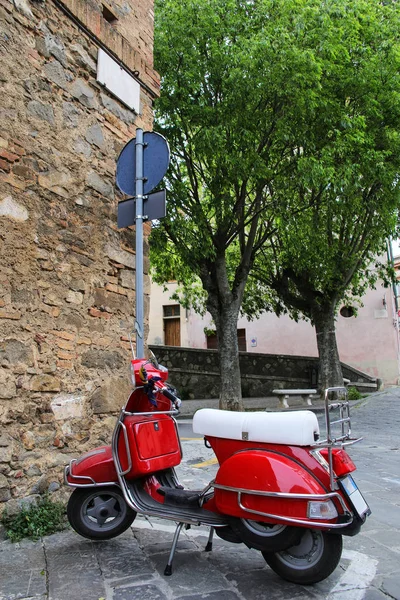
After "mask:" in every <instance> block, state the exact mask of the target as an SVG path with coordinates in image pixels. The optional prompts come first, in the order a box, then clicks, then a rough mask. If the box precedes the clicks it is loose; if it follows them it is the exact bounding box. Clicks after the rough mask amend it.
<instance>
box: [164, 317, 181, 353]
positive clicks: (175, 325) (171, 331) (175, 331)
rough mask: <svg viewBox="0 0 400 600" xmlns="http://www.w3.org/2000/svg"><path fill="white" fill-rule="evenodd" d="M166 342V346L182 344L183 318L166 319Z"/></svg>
mask: <svg viewBox="0 0 400 600" xmlns="http://www.w3.org/2000/svg"><path fill="white" fill-rule="evenodd" d="M164 344H165V345H166V346H180V345H181V320H180V318H179V317H178V318H177V319H171V318H169V319H164Z"/></svg>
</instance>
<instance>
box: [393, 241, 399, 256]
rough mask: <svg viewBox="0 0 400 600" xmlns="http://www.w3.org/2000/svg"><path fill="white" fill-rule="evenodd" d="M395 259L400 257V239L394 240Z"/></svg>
mask: <svg viewBox="0 0 400 600" xmlns="http://www.w3.org/2000/svg"><path fill="white" fill-rule="evenodd" d="M392 249H393V257H394V258H396V257H397V256H400V239H399V240H392Z"/></svg>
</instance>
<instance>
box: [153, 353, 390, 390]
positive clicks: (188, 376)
mask: <svg viewBox="0 0 400 600" xmlns="http://www.w3.org/2000/svg"><path fill="white" fill-rule="evenodd" d="M149 348H150V349H151V350H152V351H153V352H154V354H155V356H156V357H157V359H158V361H159V362H160V363H161V364H162V365H164V366H166V367H167V368H168V371H169V381H170V383H172V384H173V385H175V386H176V387H177V389H178V392H179V393H180V394H181V396H182V398H183V399H194V398H195V399H199V400H200V399H203V398H218V396H219V389H220V387H219V361H218V352H217V350H200V349H193V348H180V347H179V348H178V347H173V346H149ZM239 360H240V370H241V376H242V394H243V397H244V398H258V397H263V396H271V395H272V390H273V389H275V388H289V389H290V388H292V389H296V388H300V389H305V388H310V387H311V388H315V387H316V385H317V384H316V377H318V359H317V358H314V357H307V356H289V355H278V354H258V353H255V352H240V353H239ZM342 368H343V377H345V378H347V379H349V380H350V382H351V383H352V384H354V385H355V387H358V388H359V389H360V390H363V391H366V392H370V391H376V390H377V389H378V386H379V380H376V379H375V378H373V377H370V376H369V375H366V374H365V373H361V371H358V370H357V369H354V368H353V367H351V366H349V365H345V364H342Z"/></svg>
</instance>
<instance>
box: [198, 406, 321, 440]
mask: <svg viewBox="0 0 400 600" xmlns="http://www.w3.org/2000/svg"><path fill="white" fill-rule="evenodd" d="M193 431H194V433H200V434H201V435H207V436H211V437H218V438H226V439H229V440H246V441H249V442H262V443H266V444H286V445H290V446H310V445H312V444H315V442H316V441H317V440H318V437H319V425H318V420H317V417H316V416H315V414H314V413H313V412H311V411H310V410H298V411H294V412H286V413H267V412H251V413H246V412H232V411H229V410H217V409H214V408H201V409H200V410H198V411H197V412H196V414H195V415H194V417H193Z"/></svg>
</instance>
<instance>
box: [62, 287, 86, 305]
mask: <svg viewBox="0 0 400 600" xmlns="http://www.w3.org/2000/svg"><path fill="white" fill-rule="evenodd" d="M65 301H66V302H68V303H69V304H82V302H83V294H82V293H81V292H74V291H73V290H68V292H67V295H66V297H65Z"/></svg>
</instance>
